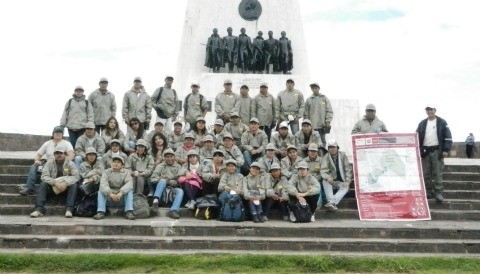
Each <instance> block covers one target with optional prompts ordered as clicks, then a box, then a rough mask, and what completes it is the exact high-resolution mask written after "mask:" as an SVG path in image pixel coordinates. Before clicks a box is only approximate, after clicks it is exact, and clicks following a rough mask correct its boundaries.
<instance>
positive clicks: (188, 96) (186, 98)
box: [184, 93, 204, 112]
mask: <svg viewBox="0 0 480 274" xmlns="http://www.w3.org/2000/svg"><path fill="white" fill-rule="evenodd" d="M190 95H192V94H191V93H190V94H188V95H187V97H185V107H184V109H185V112H188V99H189V98H190ZM198 96H199V97H200V109H201V110H202V111H204V109H202V105H203V104H202V102H203V98H204V97H203V95H202V94H200V93H199V94H198Z"/></svg>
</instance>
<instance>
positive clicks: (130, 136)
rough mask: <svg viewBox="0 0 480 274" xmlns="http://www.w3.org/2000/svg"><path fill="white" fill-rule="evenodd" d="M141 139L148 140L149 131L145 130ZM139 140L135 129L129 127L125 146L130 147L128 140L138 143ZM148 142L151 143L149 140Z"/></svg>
mask: <svg viewBox="0 0 480 274" xmlns="http://www.w3.org/2000/svg"><path fill="white" fill-rule="evenodd" d="M140 139H143V140H145V141H147V140H146V139H147V131H146V130H144V131H143V134H142V138H140ZM138 140H139V139H138V138H137V135H136V134H135V132H134V131H133V129H132V128H131V127H127V135H126V136H125V139H124V140H123V147H124V148H128V142H129V141H132V142H134V143H137V141H138ZM147 143H149V142H148V141H147ZM147 149H148V148H147Z"/></svg>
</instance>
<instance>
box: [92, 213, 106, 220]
mask: <svg viewBox="0 0 480 274" xmlns="http://www.w3.org/2000/svg"><path fill="white" fill-rule="evenodd" d="M93 219H95V220H101V219H105V213H104V212H102V211H99V212H97V214H95V215H94V216H93Z"/></svg>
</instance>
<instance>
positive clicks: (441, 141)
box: [417, 105, 452, 203]
mask: <svg viewBox="0 0 480 274" xmlns="http://www.w3.org/2000/svg"><path fill="white" fill-rule="evenodd" d="M425 111H426V112H427V119H425V120H422V121H421V122H420V124H419V125H418V128H417V132H418V140H419V145H420V152H421V156H422V167H423V178H424V180H425V187H426V190H427V193H428V194H429V195H431V194H434V195H435V199H436V200H437V202H438V203H441V202H442V201H443V179H442V168H443V158H445V157H447V156H448V152H449V151H450V149H451V148H452V133H451V132H450V129H449V128H448V124H447V121H445V120H444V119H442V118H440V117H438V116H436V115H435V113H436V112H437V110H436V108H435V107H434V106H432V105H428V106H427V107H426V108H425Z"/></svg>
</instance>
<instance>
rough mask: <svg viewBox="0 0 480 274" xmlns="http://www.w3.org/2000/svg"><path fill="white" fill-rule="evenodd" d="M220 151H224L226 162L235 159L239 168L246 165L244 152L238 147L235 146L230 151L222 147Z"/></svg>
mask: <svg viewBox="0 0 480 274" xmlns="http://www.w3.org/2000/svg"><path fill="white" fill-rule="evenodd" d="M219 149H220V150H222V151H223V160H224V161H227V160H230V159H233V160H235V161H237V166H243V164H244V163H245V158H244V157H243V154H242V151H241V150H240V149H239V148H238V147H237V146H236V145H233V146H232V147H231V148H230V149H227V148H225V146H220V147H219Z"/></svg>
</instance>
